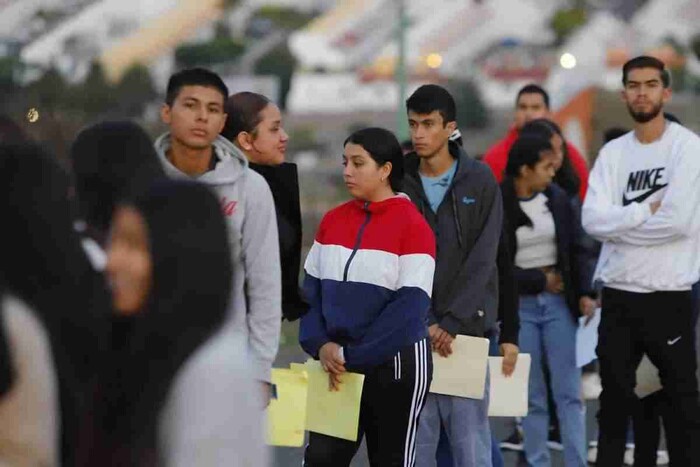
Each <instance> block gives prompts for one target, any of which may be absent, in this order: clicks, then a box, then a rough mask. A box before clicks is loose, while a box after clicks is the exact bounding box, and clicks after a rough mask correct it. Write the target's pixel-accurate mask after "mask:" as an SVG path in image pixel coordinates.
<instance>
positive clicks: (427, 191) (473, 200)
mask: <svg viewBox="0 0 700 467" xmlns="http://www.w3.org/2000/svg"><path fill="white" fill-rule="evenodd" d="M406 107H407V110H408V115H407V118H408V122H409V128H410V130H411V140H412V141H413V147H414V149H415V152H414V153H412V154H409V155H408V156H406V177H405V180H404V184H405V189H406V193H407V194H408V195H409V196H410V197H411V200H412V201H413V202H414V204H415V205H416V206H417V207H418V209H419V211H420V212H421V213H422V214H423V217H424V218H425V219H426V220H427V222H428V224H429V225H430V227H431V229H432V230H433V231H434V232H435V233H436V240H437V258H436V272H435V282H434V285H433V296H432V306H431V309H430V311H429V313H428V324H429V335H430V341H431V346H432V350H433V351H434V352H437V353H438V354H439V355H440V357H436V358H449V356H450V355H451V354H452V342H453V341H454V339H455V338H456V336H457V335H466V336H475V337H487V338H488V337H490V335H491V334H492V333H493V332H494V331H495V329H496V322H497V320H498V298H499V297H498V286H499V278H498V269H497V254H498V247H499V243H500V239H501V232H502V225H503V203H502V201H501V193H500V190H499V189H498V184H497V183H496V180H495V178H494V177H493V175H492V174H491V172H490V170H489V169H488V167H486V166H485V165H484V164H482V163H481V162H478V161H475V160H473V159H470V158H469V157H468V156H467V155H466V153H465V152H464V150H463V149H462V148H461V147H460V146H459V145H458V144H457V143H455V142H450V136H451V135H452V133H453V132H454V130H455V129H456V126H457V122H456V117H455V115H456V107H455V102H454V99H453V98H452V96H451V95H450V94H449V92H447V90H445V89H444V88H442V87H440V86H437V85H425V86H421V87H420V88H418V89H417V90H416V91H415V92H414V93H413V94H412V95H411V96H410V97H409V98H408V100H407V101H406ZM438 234H439V235H438ZM456 284H459V286H457V285H456ZM502 342H503V344H502V349H503V350H504V351H505V354H506V355H505V356H506V360H508V361H509V362H510V365H509V369H508V371H511V372H512V369H513V368H514V367H515V362H516V359H517V353H518V350H517V346H516V345H513V344H512V343H511V341H509V340H505V341H502ZM506 344H507V345H506ZM488 396H489V379H488V371H487V374H486V385H485V388H484V397H483V399H481V400H476V399H467V398H462V397H453V396H446V395H441V394H432V393H431V394H428V395H427V396H426V406H425V409H424V411H423V413H422V414H421V418H420V420H419V428H418V435H417V440H416V446H417V457H416V463H417V464H418V465H421V466H423V465H425V466H430V465H435V462H436V451H437V447H438V442H439V438H440V432H441V428H444V430H445V431H446V433H447V437H448V439H449V441H450V450H451V452H452V458H453V459H454V465H455V466H458V467H462V466H475V467H476V466H479V467H491V465H492V453H491V430H490V427H489V422H488V404H489V397H488Z"/></svg>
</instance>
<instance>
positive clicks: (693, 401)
mask: <svg viewBox="0 0 700 467" xmlns="http://www.w3.org/2000/svg"><path fill="white" fill-rule="evenodd" d="M597 353H598V359H599V362H600V377H601V381H602V385H603V392H602V393H601V395H600V412H599V426H600V435H599V440H598V463H597V465H601V466H603V467H607V466H615V467H617V466H619V465H621V464H622V460H623V456H624V451H625V434H626V430H627V421H628V420H629V417H631V416H632V417H636V416H639V414H640V413H641V412H640V411H641V407H640V405H639V400H638V399H637V397H636V395H635V394H634V387H635V383H636V381H635V373H636V369H637V366H639V362H640V361H641V359H642V356H643V354H645V353H646V354H647V355H648V356H649V359H650V360H651V362H652V363H653V364H654V365H655V366H656V367H657V368H658V369H659V376H660V378H661V382H662V384H663V387H664V391H665V392H666V396H667V398H668V401H669V408H668V410H669V428H670V429H671V433H669V437H670V436H673V437H674V440H673V442H672V443H669V455H670V456H671V465H672V466H674V467H686V466H700V457H699V456H698V451H699V449H698V448H699V447H700V446H699V444H700V437H699V435H700V404H699V402H698V383H697V379H696V377H695V370H696V367H697V363H696V356H695V343H694V332H693V329H692V319H691V295H690V292H655V293H649V294H642V293H632V292H625V291H621V290H616V289H610V288H606V289H604V290H603V313H602V318H601V322H600V327H599V338H598V348H597Z"/></svg>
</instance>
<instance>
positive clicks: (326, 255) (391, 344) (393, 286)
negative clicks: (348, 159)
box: [299, 194, 435, 371]
mask: <svg viewBox="0 0 700 467" xmlns="http://www.w3.org/2000/svg"><path fill="white" fill-rule="evenodd" d="M304 269H305V271H306V278H305V281H304V292H305V296H306V298H307V299H308V300H309V303H310V308H309V311H308V313H307V314H306V315H304V316H303V317H302V318H301V324H300V328H299V341H300V343H301V346H302V347H303V348H304V350H305V351H306V352H307V353H308V354H310V355H311V356H313V357H318V353H319V350H320V348H321V347H322V346H323V345H324V344H326V343H327V342H335V343H337V344H339V345H341V346H342V347H343V354H344V357H345V361H346V368H349V369H353V370H355V371H361V370H363V369H367V368H371V367H374V366H376V365H379V364H382V363H384V362H386V361H387V360H389V359H390V358H392V356H394V355H396V353H398V352H399V351H400V350H401V349H402V348H404V347H406V346H409V345H411V344H414V343H415V342H418V341H419V340H421V339H424V338H425V337H427V335H428V328H427V313H428V308H429V307H430V296H431V292H432V288H433V274H434V272H435V237H434V236H433V232H432V230H431V229H430V227H429V226H428V224H427V223H426V221H425V220H424V219H423V216H422V215H421V214H420V213H419V212H418V210H417V209H416V208H415V206H414V205H413V203H411V201H410V199H408V197H407V196H405V195H401V194H400V195H397V196H395V197H393V198H390V199H388V200H385V201H382V202H378V203H370V202H363V201H358V200H353V201H350V202H347V203H345V204H343V205H341V206H339V207H337V208H335V209H333V210H331V211H330V212H328V213H327V214H326V215H325V216H324V218H323V220H322V221H321V225H320V226H319V229H318V232H317V234H316V239H315V241H314V244H313V247H312V248H311V251H310V252H309V255H308V257H307V259H306V264H305V266H304Z"/></svg>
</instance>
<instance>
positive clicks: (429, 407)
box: [416, 370, 492, 467]
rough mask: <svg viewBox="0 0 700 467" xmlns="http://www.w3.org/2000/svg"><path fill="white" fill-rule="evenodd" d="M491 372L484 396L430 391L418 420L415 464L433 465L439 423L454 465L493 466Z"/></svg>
mask: <svg viewBox="0 0 700 467" xmlns="http://www.w3.org/2000/svg"><path fill="white" fill-rule="evenodd" d="M488 411H489V376H488V370H487V373H486V387H485V389H484V398H483V399H482V400H476V399H467V398H463V397H454V396H444V395H442V394H432V393H430V394H428V395H427V397H426V402H425V407H423V411H422V412H421V414H420V419H419V421H418V435H417V438H416V466H420V467H434V466H435V465H436V460H435V453H436V451H437V446H438V442H439V440H440V425H441V424H442V426H444V427H445V432H446V433H447V437H448V439H449V441H450V449H451V450H452V458H453V459H454V467H492V463H491V426H490V425H489V418H488Z"/></svg>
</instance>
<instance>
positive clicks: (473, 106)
mask: <svg viewBox="0 0 700 467" xmlns="http://www.w3.org/2000/svg"><path fill="white" fill-rule="evenodd" d="M447 89H449V91H450V93H451V94H452V97H454V100H455V104H456V105H457V122H458V123H459V126H460V127H462V128H484V127H486V126H487V125H488V123H489V112H488V109H487V108H486V105H484V101H483V99H482V98H481V94H480V93H479V89H478V88H477V87H476V85H474V83H473V82H471V81H461V80H451V81H449V82H448V83H447Z"/></svg>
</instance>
